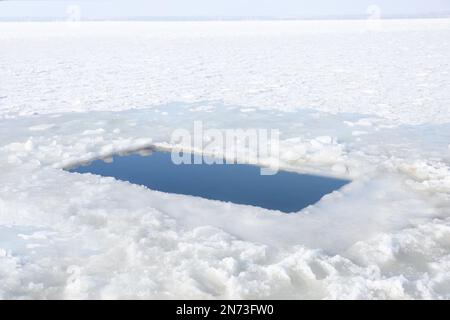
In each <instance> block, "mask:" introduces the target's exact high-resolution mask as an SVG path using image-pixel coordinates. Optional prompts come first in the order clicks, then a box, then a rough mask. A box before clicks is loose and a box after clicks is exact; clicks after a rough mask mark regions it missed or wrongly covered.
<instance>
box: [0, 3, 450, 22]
mask: <svg viewBox="0 0 450 320" xmlns="http://www.w3.org/2000/svg"><path fill="white" fill-rule="evenodd" d="M74 4H76V5H79V6H80V8H81V11H82V17H84V18H86V19H105V18H126V17H165V16H166V17H167V16H170V17H192V16H203V17H214V16H222V17H245V16H253V17H258V16H259V17H261V16H272V17H286V16H306V17H307V16H328V15H331V16H336V15H364V14H365V13H366V9H367V7H368V6H369V5H372V4H376V5H378V6H379V7H380V8H381V10H382V13H383V14H384V15H399V14H400V15H405V14H406V15H420V14H428V13H444V12H445V13H448V12H450V0H314V1H312V0H159V1H158V0H123V1H121V0H75V1H66V0H51V1H41V0H28V1H23V0H10V1H0V18H5V17H6V18H15V17H17V18H24V17H35V18H44V17H64V16H65V15H66V9H67V7H68V6H70V5H74Z"/></svg>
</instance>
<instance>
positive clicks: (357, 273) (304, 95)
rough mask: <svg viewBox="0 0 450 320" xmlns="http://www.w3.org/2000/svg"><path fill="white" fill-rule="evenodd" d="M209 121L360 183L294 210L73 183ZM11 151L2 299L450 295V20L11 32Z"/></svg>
mask: <svg viewBox="0 0 450 320" xmlns="http://www.w3.org/2000/svg"><path fill="white" fill-rule="evenodd" d="M194 120H202V121H203V122H204V123H205V125H206V126H208V127H211V128H224V129H225V128H255V127H259V128H275V129H279V130H280V132H281V136H280V138H281V142H280V143H281V144H280V152H281V153H280V157H281V159H280V160H281V163H282V166H283V167H286V168H289V169H291V170H296V171H299V172H310V173H319V174H326V175H331V176H337V177H345V178H350V179H351V180H352V183H350V184H349V185H347V186H345V187H344V188H343V189H341V190H340V191H337V192H334V193H332V194H329V195H327V196H325V197H324V198H323V199H322V200H321V201H320V202H319V203H317V204H316V205H314V206H310V207H308V208H306V209H304V210H303V211H300V212H298V213H295V214H290V215H287V214H282V213H280V212H275V211H268V210H264V209H261V208H257V207H251V206H241V205H234V204H231V203H223V202H218V201H210V200H205V199H200V198H194V197H189V196H182V195H174V194H165V193H161V192H156V191H152V190H149V189H146V188H144V187H140V186H136V185H132V184H129V183H126V182H120V181H116V180H114V179H112V178H102V177H98V176H94V175H80V174H73V173H69V172H66V171H63V170H62V168H64V167H66V166H69V165H72V164H74V163H77V162H79V161H84V160H89V159H92V158H95V157H98V156H107V155H110V154H111V153H112V152H116V151H124V150H129V149H137V148H140V147H145V146H148V145H159V146H163V147H170V146H171V145H170V135H171V133H172V132H173V130H175V129H177V128H187V129H190V128H192V123H193V121H194ZM0 138H1V139H0V298H3V299H9V298H38V299H46V298H63V299H72V298H81V299H91V298H101V299H110V298H163V299H165V298H209V299H214V298H295V299H297V298H318V299H323V298H326V299H327V298H328V299H330V298H331V299H333V298H337V299H385V298H387V299H397V298H398V299H415V298H417V299H429V298H444V299H448V298H450V20H445V19H434V20H381V21H356V20H355V21H252V22H246V21H240V22H59V23H57V22H33V23H26V22H21V23H13V22H2V23H0ZM240 151H241V152H244V151H245V150H240ZM266 160H267V161H270V159H266Z"/></svg>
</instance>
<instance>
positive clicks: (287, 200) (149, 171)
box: [67, 151, 350, 213]
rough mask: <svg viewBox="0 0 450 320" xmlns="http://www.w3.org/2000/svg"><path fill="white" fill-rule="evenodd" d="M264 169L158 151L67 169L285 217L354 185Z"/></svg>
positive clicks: (337, 180) (116, 157)
mask: <svg viewBox="0 0 450 320" xmlns="http://www.w3.org/2000/svg"><path fill="white" fill-rule="evenodd" d="M189 155H190V156H192V155H191V154H189ZM210 162H212V161H210ZM210 162H209V163H210ZM260 169H261V168H260V167H258V166H255V165H250V164H206V163H202V164H180V165H176V164H174V163H173V162H172V159H171V154H170V152H166V151H154V152H152V153H150V154H147V155H140V154H138V153H135V154H125V155H116V156H113V157H112V158H109V159H107V160H106V161H104V160H101V159H100V160H94V161H92V162H90V163H89V164H85V165H80V166H77V167H73V168H71V169H67V170H68V171H70V172H78V173H92V174H96V175H100V176H106V177H114V178H116V179H118V180H123V181H128V182H131V183H134V184H138V185H143V186H146V187H148V188H150V189H152V190H158V191H162V192H168V193H176V194H184V195H190V196H197V197H202V198H206V199H210V200H220V201H227V202H233V203H236V204H243V205H252V206H257V207H261V208H265V209H270V210H279V211H282V212H286V213H292V212H297V211H300V210H301V209H303V208H305V207H307V206H309V205H311V204H314V203H316V202H318V201H319V200H320V199H321V198H322V197H323V196H324V195H326V194H328V193H331V192H333V191H334V190H337V189H339V188H341V187H342V186H344V185H346V184H347V183H349V182H350V181H348V180H342V179H336V178H330V177H323V176H316V175H310V174H298V173H294V172H289V171H278V173H276V174H275V175H261V174H260Z"/></svg>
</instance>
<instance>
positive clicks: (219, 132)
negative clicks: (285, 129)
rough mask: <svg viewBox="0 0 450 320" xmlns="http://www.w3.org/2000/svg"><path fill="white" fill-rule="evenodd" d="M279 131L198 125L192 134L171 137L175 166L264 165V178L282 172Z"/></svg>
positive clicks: (179, 132) (182, 132) (183, 132)
mask: <svg viewBox="0 0 450 320" xmlns="http://www.w3.org/2000/svg"><path fill="white" fill-rule="evenodd" d="M279 136H280V133H279V130H277V129H239V128H238V129H205V128H204V124H203V122H202V121H195V122H194V128H193V130H191V131H189V130H187V129H177V130H175V131H173V133H172V136H171V141H170V142H171V144H172V145H173V146H174V147H173V148H172V152H171V158H172V162H173V163H174V164H177V165H179V164H194V165H195V164H238V163H239V164H261V163H260V160H261V159H263V160H264V161H265V163H263V166H261V169H260V173H261V175H273V174H276V173H277V172H278V170H279Z"/></svg>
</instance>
